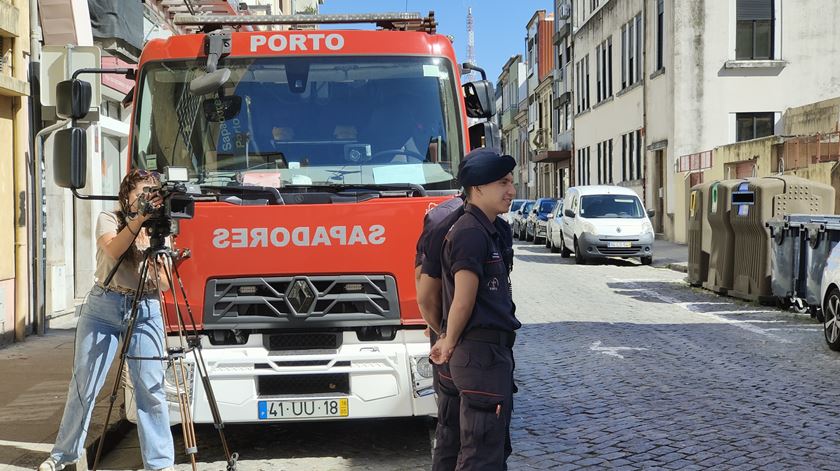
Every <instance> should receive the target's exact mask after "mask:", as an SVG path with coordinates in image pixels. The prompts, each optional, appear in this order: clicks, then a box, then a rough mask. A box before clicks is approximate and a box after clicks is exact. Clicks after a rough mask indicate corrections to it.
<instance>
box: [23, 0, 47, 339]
mask: <svg viewBox="0 0 840 471" xmlns="http://www.w3.org/2000/svg"><path fill="white" fill-rule="evenodd" d="M41 39H42V36H41V22H40V18H39V15H38V0H29V53H30V56H29V87H30V89H29V138H28V139H27V140H28V142H29V155H30V159H29V162H28V166H29V168H28V172H27V179H28V182H27V189H28V192H27V195H30V197H29V200H28V203H29V214H28V224H27V227H28V228H29V231H28V232H29V233H28V238H29V244H28V251H27V252H28V262H27V263H28V265H29V266H30V267H31V270H29V273H28V275H29V276H28V282H29V283H28V284H29V298H28V299H29V300H30V302H31V304H30V311H33V312H34V324H35V325H34V328H35V329H34V330H35V332H36V333H38V334H39V335H43V334H44V332H45V327H46V326H45V325H44V322H43V321H44V319H45V315H46V313H45V311H44V308H45V301H44V300H45V290H44V280H45V278H44V270H43V265H42V264H43V261H44V260H45V258H44V253H43V243H42V240H43V239H42V227H43V226H39V225H38V223H41V224H43V218H42V216H41V211H42V210H43V202H42V199H43V192H42V191H41V161H40V159H34V158H33V156H36V152H35V150H36V138H35V136H36V134H37V133H38V132H39V131H40V130H41V126H42V120H41V96H40V65H41V64H40V62H41Z"/></svg>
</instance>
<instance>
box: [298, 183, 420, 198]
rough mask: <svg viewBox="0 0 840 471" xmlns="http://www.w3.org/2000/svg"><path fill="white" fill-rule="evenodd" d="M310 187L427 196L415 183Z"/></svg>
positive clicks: (332, 184) (341, 184)
mask: <svg viewBox="0 0 840 471" xmlns="http://www.w3.org/2000/svg"><path fill="white" fill-rule="evenodd" d="M312 187H314V188H324V189H326V190H330V191H340V192H353V193H367V192H371V191H375V192H378V193H380V194H382V195H386V194H388V193H394V194H395V195H394V196H427V195H426V189H425V188H423V187H422V186H421V185H418V184H416V183H385V184H376V183H330V184H326V185H311V186H310V188H312Z"/></svg>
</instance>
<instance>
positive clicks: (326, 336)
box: [263, 332, 342, 352]
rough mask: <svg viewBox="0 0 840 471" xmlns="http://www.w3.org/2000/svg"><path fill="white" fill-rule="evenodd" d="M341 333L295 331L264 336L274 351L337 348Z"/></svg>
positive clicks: (266, 342)
mask: <svg viewBox="0 0 840 471" xmlns="http://www.w3.org/2000/svg"><path fill="white" fill-rule="evenodd" d="M341 338H342V337H341V335H339V334H333V333H304V332H300V333H294V334H274V335H265V336H263V339H264V343H265V348H266V349H268V350H270V351H272V352H279V351H288V350H337V349H338V347H340V346H341Z"/></svg>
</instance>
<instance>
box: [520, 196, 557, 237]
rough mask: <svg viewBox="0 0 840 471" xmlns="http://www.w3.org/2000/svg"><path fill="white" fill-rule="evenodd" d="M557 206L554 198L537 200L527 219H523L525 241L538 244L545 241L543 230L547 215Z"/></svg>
mask: <svg viewBox="0 0 840 471" xmlns="http://www.w3.org/2000/svg"><path fill="white" fill-rule="evenodd" d="M556 205H557V199H556V198H540V199H538V200H537V202H536V204H534V207H533V208H531V212H530V213H528V218H527V219H525V240H532V241H534V243H535V244H539V243H540V242H541V241H543V240H545V228H546V222H547V221H548V214H549V213H550V212H551V211H553V210H554V207H555V206H556Z"/></svg>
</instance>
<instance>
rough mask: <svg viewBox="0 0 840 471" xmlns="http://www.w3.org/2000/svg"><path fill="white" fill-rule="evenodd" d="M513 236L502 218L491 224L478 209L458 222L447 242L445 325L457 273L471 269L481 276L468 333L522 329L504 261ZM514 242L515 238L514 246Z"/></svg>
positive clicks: (444, 256)
mask: <svg viewBox="0 0 840 471" xmlns="http://www.w3.org/2000/svg"><path fill="white" fill-rule="evenodd" d="M500 225H501V226H502V230H501V231H500V230H499V226H500ZM505 229H506V231H507V233H505ZM510 234H511V232H510V225H508V223H507V222H506V221H504V220H503V219H502V218H499V217H497V218H496V220H495V221H494V222H493V223H491V222H490V220H489V219H487V216H486V215H485V214H484V213H483V212H482V211H481V210H480V209H478V208H476V207H475V206H470V205H468V206H467V207H466V208H465V210H464V215H463V216H462V217H461V218H460V219H458V221H457V222H455V224H454V225H453V226H452V228H451V229H450V230H449V232H448V233H447V235H446V237H445V238H444V242H443V250H442V257H441V260H442V265H441V269H442V271H441V273H442V275H443V278H442V281H443V316H444V324H445V323H446V319H447V318H448V317H449V308H450V307H451V305H452V299H453V297H454V295H455V273H457V272H459V271H461V270H469V271H471V272H473V273H475V274H476V275H477V276H478V291H477V293H476V299H475V305H474V306H473V311H472V315H470V319H469V321H468V322H467V325H466V328H465V329H464V332H467V331H469V330H471V329H474V328H487V329H497V330H503V331H506V332H512V331H514V330H516V329H518V328H519V327H521V326H522V324H520V323H519V321H518V320H517V319H516V306H514V304H513V299H512V297H511V290H510V278H509V277H508V274H509V272H508V267H507V266H506V264H505V260H504V258H505V251H506V249H507V248H508V247H507V243H508V240H507V239H506V238H507V237H508V236H510ZM512 242H513V239H512V237H511V238H510V243H511V245H512Z"/></svg>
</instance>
